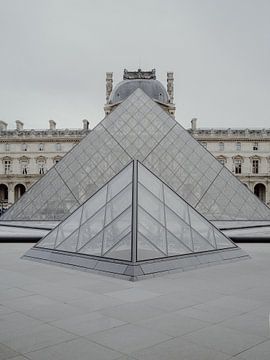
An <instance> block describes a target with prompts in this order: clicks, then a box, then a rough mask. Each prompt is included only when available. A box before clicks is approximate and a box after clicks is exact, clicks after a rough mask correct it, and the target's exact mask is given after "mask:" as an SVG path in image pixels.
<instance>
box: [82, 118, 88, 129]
mask: <svg viewBox="0 0 270 360" xmlns="http://www.w3.org/2000/svg"><path fill="white" fill-rule="evenodd" d="M88 129H89V121H88V120H87V119H84V120H83V130H88Z"/></svg>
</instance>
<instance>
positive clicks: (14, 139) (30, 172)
mask: <svg viewBox="0 0 270 360" xmlns="http://www.w3.org/2000/svg"><path fill="white" fill-rule="evenodd" d="M88 127H89V122H88V121H87V120H83V128H82V129H56V123H55V122H54V121H53V120H50V121H49V128H48V129H42V130H38V129H29V130H27V129H23V123H22V122H21V121H19V120H17V121H16V129H12V130H11V129H8V128H7V124H6V123H5V122H3V121H0V212H1V211H2V209H5V208H7V207H9V206H10V205H11V204H13V203H14V201H16V200H18V199H19V198H20V196H21V195H22V194H23V193H24V192H25V191H26V190H27V189H28V188H29V187H30V186H31V185H33V184H34V183H35V182H36V181H37V180H38V179H39V178H40V177H41V176H42V175H43V174H45V173H46V172H47V171H48V170H49V169H50V168H51V167H52V166H53V165H54V164H55V163H56V162H58V161H59V160H60V159H61V158H62V157H63V156H64V155H65V154H66V153H67V152H68V151H69V150H70V149H71V148H72V147H73V146H74V145H75V144H77V143H78V142H79V141H80V140H81V139H82V138H83V137H84V136H85V135H86V134H87V133H88V132H89V129H88Z"/></svg>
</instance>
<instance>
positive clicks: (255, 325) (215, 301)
mask: <svg viewBox="0 0 270 360" xmlns="http://www.w3.org/2000/svg"><path fill="white" fill-rule="evenodd" d="M31 246H32V244H29V243H28V244H25V243H11V244H8V243H6V244H5V243H1V244H0V360H6V359H13V360H23V359H24V360H25V359H30V360H89V359H90V360H113V359H119V360H134V359H137V360H166V359H168V360H226V359H235V360H241V359H242V360H243V359H246V360H269V359H270V338H269V335H270V333H269V311H270V244H241V247H242V248H243V249H244V250H246V251H247V252H248V253H249V254H250V255H251V256H252V259H251V260H245V261H240V262H234V263H229V264H222V265H217V266H209V267H205V268H201V269H196V270H191V271H187V272H180V273H177V274H168V275H165V276H163V277H158V278H153V279H145V280H142V281H139V282H135V283H131V282H128V281H125V280H120V279H115V278H110V277H105V276H102V275H96V274H91V273H85V272H80V271H76V270H73V269H68V268H64V267H58V266H54V265H47V264H41V263H36V262H31V261H27V260H21V259H20V256H21V255H23V253H24V252H25V251H26V250H27V249H29V248H30V247H31Z"/></svg>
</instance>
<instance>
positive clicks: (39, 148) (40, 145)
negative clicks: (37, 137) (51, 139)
mask: <svg viewBox="0 0 270 360" xmlns="http://www.w3.org/2000/svg"><path fill="white" fill-rule="evenodd" d="M38 150H39V151H44V144H43V143H40V144H39V145H38Z"/></svg>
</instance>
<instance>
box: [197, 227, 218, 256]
mask: <svg viewBox="0 0 270 360" xmlns="http://www.w3.org/2000/svg"><path fill="white" fill-rule="evenodd" d="M192 239H193V251H194V252H201V251H210V250H214V247H213V246H212V245H211V244H210V243H209V242H208V241H207V240H206V239H205V238H203V237H202V236H201V235H199V234H198V233H197V232H196V231H195V230H192Z"/></svg>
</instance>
